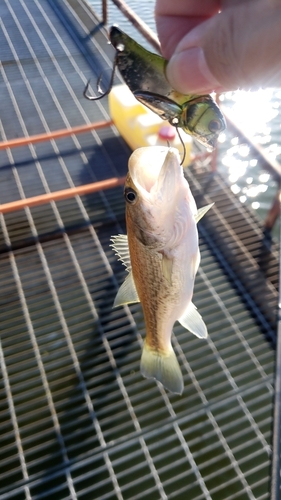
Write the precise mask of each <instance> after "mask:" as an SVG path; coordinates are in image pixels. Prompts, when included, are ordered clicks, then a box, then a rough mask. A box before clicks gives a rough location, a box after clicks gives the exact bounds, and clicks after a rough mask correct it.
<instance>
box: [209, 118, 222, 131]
mask: <svg viewBox="0 0 281 500" xmlns="http://www.w3.org/2000/svg"><path fill="white" fill-rule="evenodd" d="M208 128H209V130H210V132H214V133H215V132H219V131H220V130H221V129H222V123H221V121H220V120H211V121H210V123H209V126H208Z"/></svg>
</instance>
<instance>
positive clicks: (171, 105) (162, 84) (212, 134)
mask: <svg viewBox="0 0 281 500" xmlns="http://www.w3.org/2000/svg"><path fill="white" fill-rule="evenodd" d="M109 39H110V42H111V44H112V45H113V47H114V48H115V49H116V55H115V59H114V63H113V69H112V75H111V79H110V83H109V87H108V89H107V90H106V91H105V92H102V90H101V88H100V83H101V77H100V78H99V80H98V92H99V93H100V94H101V95H99V96H97V97H96V96H91V95H89V94H88V93H87V91H88V87H89V82H88V83H87V85H86V87H85V89H84V96H85V97H86V98H87V99H89V100H93V101H94V100H98V99H101V98H103V97H104V96H106V95H108V94H109V92H110V90H111V88H112V85H113V79H114V73H115V69H116V67H118V69H119V71H120V73H121V75H122V77H123V79H124V81H125V83H126V84H127V85H128V87H129V88H130V90H131V91H132V93H133V94H134V96H135V98H136V99H137V100H138V101H140V102H141V103H142V104H144V105H145V106H147V107H148V108H149V109H151V110H152V111H154V113H156V114H158V115H159V116H160V117H161V118H162V119H163V120H168V122H169V123H170V124H171V125H173V126H175V127H177V128H182V129H183V130H184V131H185V132H187V133H188V134H190V135H192V136H193V137H195V138H196V139H197V140H198V141H199V142H200V143H201V144H203V145H204V146H206V147H207V148H208V149H211V150H212V149H213V148H214V147H215V145H216V142H217V138H218V135H219V134H220V132H222V131H223V130H224V129H225V126H226V125H225V120H224V117H223V115H222V113H221V111H220V109H219V107H218V106H217V104H216V103H215V101H214V100H213V98H212V97H211V96H210V95H203V96H199V95H184V94H181V93H179V92H177V91H176V90H174V89H173V88H172V87H171V86H170V84H169V82H168V80H167V79H166V77H165V70H166V65H167V61H166V60H165V59H164V58H163V57H161V56H159V55H157V54H154V53H152V52H149V51H148V50H146V49H145V48H144V47H142V46H141V45H140V44H138V43H137V42H136V41H135V40H133V39H132V38H131V37H129V36H128V35H127V34H126V33H124V32H123V31H121V30H120V29H119V28H117V27H116V26H112V27H111V28H110V31H109Z"/></svg>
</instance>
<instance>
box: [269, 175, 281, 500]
mask: <svg viewBox="0 0 281 500" xmlns="http://www.w3.org/2000/svg"><path fill="white" fill-rule="evenodd" d="M280 188H281V180H280V179H279V204H280V195H281V191H280ZM277 314H278V317H277V334H276V357H275V384H274V385H275V391H274V410H273V432H272V459H271V495H270V500H280V451H281V446H280V440H281V213H280V215H279V292H278V308H277Z"/></svg>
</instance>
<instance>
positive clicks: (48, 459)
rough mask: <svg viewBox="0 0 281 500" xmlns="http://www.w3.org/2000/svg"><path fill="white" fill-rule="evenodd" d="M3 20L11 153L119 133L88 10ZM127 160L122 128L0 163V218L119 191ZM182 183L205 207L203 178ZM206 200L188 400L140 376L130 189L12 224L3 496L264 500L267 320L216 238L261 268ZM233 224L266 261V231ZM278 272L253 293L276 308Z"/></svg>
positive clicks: (53, 7) (4, 132)
mask: <svg viewBox="0 0 281 500" xmlns="http://www.w3.org/2000/svg"><path fill="white" fill-rule="evenodd" d="M0 17H1V24H0V28H1V29H0V36H1V44H0V47H1V60H2V64H1V66H0V70H1V80H0V89H1V97H2V99H1V102H0V109H1V113H0V117H1V122H0V123H1V137H2V139H3V140H4V139H9V138H14V137H18V136H19V137H20V136H23V135H29V134H30V135H31V134H34V133H38V132H44V131H48V130H49V129H50V130H54V129H58V128H61V127H66V128H69V127H71V126H75V125H79V124H81V123H89V122H91V121H98V120H100V119H102V118H103V119H104V118H107V117H108V115H107V110H106V108H105V107H104V106H106V101H104V100H103V101H102V102H97V103H96V104H95V105H92V104H91V105H89V103H88V102H87V101H85V100H84V99H83V98H82V90H83V87H84V84H85V82H86V81H87V80H88V78H89V77H90V76H93V72H94V74H97V73H99V67H100V65H101V64H104V63H103V62H102V60H103V59H104V58H105V59H106V64H109V63H110V47H107V46H106V45H105V43H104V40H105V39H104V37H103V35H102V33H101V32H98V33H97V36H95V38H91V37H90V36H89V29H92V27H93V25H94V23H96V20H95V18H94V16H93V14H92V13H91V11H90V10H89V9H88V7H87V6H86V5H85V4H84V3H83V2H82V1H80V0H77V1H72V2H69V3H68V2H67V1H66V0H57V1H56V0H49V1H47V0H33V1H30V0H16V1H13V0H3V1H2V2H1V5H0ZM99 40H100V43H101V46H100V47H99ZM104 47H105V48H106V50H107V53H106V54H105V53H104ZM128 154H129V151H128V149H127V147H126V145H125V144H124V143H123V141H122V140H121V139H120V138H119V137H118V135H117V134H116V131H115V129H114V127H112V128H110V129H104V130H100V131H98V132H94V131H93V132H91V133H87V134H84V135H82V136H77V137H76V136H72V137H69V138H66V139H61V140H59V141H51V142H50V143H41V144H37V145H36V146H32V145H31V146H29V147H27V146H25V147H22V148H17V149H14V150H7V151H0V165H1V166H0V202H1V203H4V202H7V201H11V200H16V199H18V198H23V197H27V196H32V195H35V194H36V195H37V194H40V193H45V192H49V191H54V190H58V189H63V188H66V187H69V186H74V185H80V184H84V183H87V182H93V181H94V180H99V179H104V178H108V177H111V176H112V175H124V174H125V173H126V169H127V158H128ZM188 177H189V182H190V183H191V184H192V185H193V189H194V191H195V193H196V194H197V197H199V198H200V196H201V197H202V193H203V194H204V192H203V191H204V189H203V188H202V186H204V182H207V180H208V179H207V178H206V173H205V174H204V172H203V171H200V169H199V170H198V168H197V167H196V166H195V167H194V168H193V169H191V170H190V171H189V172H188ZM202 190H203V191H202ZM208 196H210V197H211V199H213V198H215V197H216V211H215V212H214V213H213V214H210V216H209V217H208V218H206V222H205V223H204V224H202V225H201V230H200V236H201V255H202V263H201V267H200V270H199V273H198V277H197V280H196V290H195V297H194V302H195V303H196V305H197V306H198V308H199V310H200V313H201V314H202V316H203V317H204V319H205V321H206V323H207V325H208V330H209V334H210V336H209V338H208V340H207V341H206V342H205V341H198V339H196V338H195V337H194V336H192V335H188V334H187V333H186V331H185V330H183V328H182V327H181V325H176V326H175V334H176V335H175V338H174V346H175V349H176V352H177V354H178V358H179V361H180V364H181V368H182V371H183V374H184V383H185V391H184V394H183V396H182V397H178V396H175V395H171V394H167V393H166V392H165V391H164V390H163V389H162V388H161V387H160V386H158V385H156V384H155V383H153V382H151V381H149V380H145V379H143V378H142V377H141V375H140V372H139V360H140V353H141V344H142V338H143V336H144V333H145V329H144V322H143V316H142V313H141V308H140V306H139V305H134V306H132V307H130V309H129V308H128V307H124V308H118V309H115V310H113V309H112V303H113V300H114V296H115V294H116V291H117V288H118V286H119V285H120V283H121V282H122V281H123V279H124V268H123V266H122V265H121V264H120V263H119V262H117V261H116V258H115V256H114V255H113V253H112V251H111V250H110V248H109V239H110V236H111V235H112V234H117V233H118V232H120V231H124V229H125V228H124V204H123V197H122V189H120V188H116V189H114V190H110V191H106V192H100V193H98V194H94V195H88V196H84V197H81V198H80V197H76V198H74V199H71V200H66V201H62V202H57V203H50V204H48V205H45V206H43V207H37V208H32V209H25V210H22V211H19V212H16V213H11V214H7V215H1V233H0V253H1V255H0V267H1V273H0V282H1V286H0V296H1V313H0V314H1V323H0V328H1V349H0V360H1V367H2V377H1V403H0V404H1V406H0V432H1V456H0V498H3V499H5V500H6V499H13V500H22V499H32V500H39V499H44V498H48V499H49V498H54V499H62V500H66V499H71V500H72V499H79V500H80V499H81V500H82V499H83V500H87V499H89V500H93V499H98V500H106V499H112V500H113V499H114V500H115V499H118V500H121V499H124V500H126V499H134V500H135V499H143V498H148V499H153V500H157V499H167V498H168V499H169V500H170V499H178V500H181V499H186V498H188V499H192V500H201V499H208V500H210V499H212V500H224V499H226V498H227V499H229V500H232V499H233V500H234V499H238V500H246V499H252V500H254V499H259V500H262V499H267V498H269V493H268V492H269V460H270V440H271V421H272V415H271V411H272V395H273V387H272V381H273V369H274V366H273V365H274V354H273V351H272V349H271V347H270V344H269V343H268V342H267V341H266V339H265V336H264V334H267V335H268V336H269V337H270V338H273V336H274V325H272V322H271V320H270V318H271V314H272V311H270V312H269V313H268V318H267V316H266V314H265V313H263V311H262V312H260V313H259V314H258V311H259V308H258V307H257V306H255V301H254V298H253V297H252V296H250V295H249V294H250V291H249V290H247V289H245V283H243V280H242V274H243V273H240V275H239V274H237V275H235V276H236V278H235V279H236V281H235V279H234V278H233V276H231V273H228V267H227V263H228V261H227V255H228V256H230V257H231V256H232V254H229V253H228V251H227V252H226V251H225V249H224V248H223V246H222V245H221V240H220V239H219V238H218V236H217V235H219V234H222V233H223V234H224V237H225V238H226V239H225V240H224V241H228V240H227V237H229V235H230V237H231V238H232V240H235V238H234V236H235V235H236V245H238V246H239V248H240V249H242V250H241V254H239V255H240V257H241V255H242V257H243V259H242V260H243V262H244V263H245V264H244V272H245V268H246V267H247V262H249V261H250V263H251V265H252V266H253V267H254V268H255V262H256V261H257V255H255V254H254V252H253V254H250V253H249V249H248V248H246V246H245V241H244V243H243V245H242V243H240V241H241V238H242V236H241V235H239V234H238V233H239V230H238V229H237V228H236V227H235V235H234V234H231V232H227V228H228V227H229V226H228V223H229V222H230V221H229V219H228V216H229V214H227V213H226V211H224V212H223V209H222V207H223V206H225V205H224V204H225V203H226V201H227V203H228V204H230V205H228V206H231V207H232V208H233V210H234V211H235V207H236V209H237V202H236V200H235V197H234V196H232V195H229V194H228V192H227V190H226V187H224V186H223V181H222V180H221V179H220V178H219V177H217V178H216V179H215V180H214V181H213V183H212V184H211V185H210V187H209V190H208ZM220 203H221V206H220ZM238 212H239V217H240V218H241V224H239V218H238V217H237V216H236V220H237V227H238V228H242V227H243V225H244V227H247V228H248V227H249V225H251V227H252V228H254V232H255V235H253V236H252V240H251V242H252V244H253V245H254V247H255V248H256V249H257V248H258V247H259V245H260V241H261V240H260V238H261V228H260V227H259V225H258V223H257V221H256V220H255V218H254V216H252V214H250V213H248V212H247V213H246V212H245V211H244V209H243V210H242V209H241V208H239V210H238ZM233 213H234V212H232V215H233ZM214 226H216V231H214ZM237 234H238V236H237ZM240 237H241V238H240ZM232 240H231V242H230V243H229V245H230V246H229V247H228V248H233V246H231V245H232ZM255 248H254V250H255ZM251 250H252V249H251ZM271 259H272V260H271V264H270V266H269V269H271V271H270V272H269V277H267V276H265V275H264V274H262V275H261V276H260V275H259V279H260V280H261V279H262V278H263V284H264V286H265V287H266V289H267V290H268V292H267V293H268V296H269V297H270V300H271V302H270V304H271V305H270V307H272V308H273V307H274V306H273V304H274V300H275V294H276V289H275V283H274V282H273V281H272V280H273V278H272V279H271V278H270V276H274V269H275V267H274V266H275V265H276V264H275V260H274V253H273V254H272V256H271ZM243 287H244V288H243ZM244 290H246V292H247V293H246V292H245V293H243V291H244ZM249 297H250V298H249Z"/></svg>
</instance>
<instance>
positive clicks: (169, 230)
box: [124, 146, 197, 248]
mask: <svg viewBox="0 0 281 500" xmlns="http://www.w3.org/2000/svg"><path fill="white" fill-rule="evenodd" d="M124 195H125V200H126V219H127V228H128V234H129V231H130V228H131V230H132V231H134V233H135V235H136V236H137V237H138V238H139V239H140V240H141V241H142V243H144V244H145V245H149V246H154V247H158V248H161V247H165V246H166V245H167V244H169V243H170V242H171V241H174V240H175V237H174V235H175V234H176V235H179V234H182V231H181V230H180V231H179V224H180V226H181V229H182V226H183V225H184V226H186V225H188V224H189V223H190V224H191V223H192V222H194V214H196V212H197V208H196V204H195V201H194V198H193V196H192V194H191V191H190V189H189V186H188V182H187V180H186V179H185V178H184V175H183V169H182V166H181V164H180V157H179V152H178V150H177V149H175V148H168V147H162V146H153V147H147V148H139V149H137V150H136V151H134V153H133V154H132V155H131V157H130V159H129V173H128V176H127V180H126V183H125V190H124Z"/></svg>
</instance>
